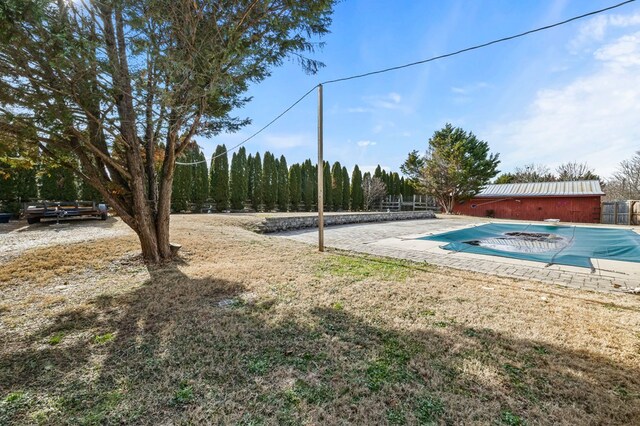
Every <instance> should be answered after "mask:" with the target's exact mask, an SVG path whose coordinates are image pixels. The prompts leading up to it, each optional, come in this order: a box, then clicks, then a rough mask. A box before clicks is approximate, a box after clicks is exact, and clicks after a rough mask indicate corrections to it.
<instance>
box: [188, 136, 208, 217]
mask: <svg viewBox="0 0 640 426" xmlns="http://www.w3.org/2000/svg"><path fill="white" fill-rule="evenodd" d="M194 145H195V144H194ZM193 158H194V161H193V163H196V164H194V165H193V166H190V167H191V168H192V169H191V170H192V177H191V195H190V201H191V202H192V203H193V204H195V208H196V211H198V212H199V211H200V210H201V209H202V207H203V206H204V203H205V202H206V201H207V196H208V194H209V171H208V170H207V160H206V158H205V156H204V152H202V151H201V150H200V148H199V147H198V146H197V145H195V149H194V155H193Z"/></svg>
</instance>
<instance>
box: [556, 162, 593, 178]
mask: <svg viewBox="0 0 640 426" xmlns="http://www.w3.org/2000/svg"><path fill="white" fill-rule="evenodd" d="M556 173H557V174H558V180H559V181H563V182H567V181H574V180H599V179H600V176H598V175H596V174H595V173H594V172H593V170H592V169H591V168H590V167H589V165H587V163H578V162H576V161H573V162H568V163H563V164H561V165H559V166H558V167H557V168H556Z"/></svg>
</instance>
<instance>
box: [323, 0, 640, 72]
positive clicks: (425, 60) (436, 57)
mask: <svg viewBox="0 0 640 426" xmlns="http://www.w3.org/2000/svg"><path fill="white" fill-rule="evenodd" d="M635 1H636V0H627V1H624V2H622V3H618V4H616V5H613V6H609V7H605V8H604V9H599V10H594V11H593V12H589V13H585V14H583V15H578V16H574V17H573V18H569V19H566V20H564V21H561V22H557V23H555V24H551V25H545V26H544V27H539V28H536V29H533V30H529V31H525V32H523V33H520V34H515V35H512V36H508V37H503V38H500V39H497V40H493V41H490V42H487V43H482V44H478V45H475V46H471V47H467V48H464V49H461V50H457V51H455V52H451V53H445V54H444V55H439V56H434V57H432V58H429V59H424V60H422V61H417V62H411V63H409V64H404V65H398V66H395V67H390V68H385V69H381V70H377V71H371V72H367V73H364V74H358V75H352V76H349V77H343V78H337V79H335V80H327V81H325V82H324V83H322V84H331V83H338V82H341V81H347V80H355V79H357V78H363V77H368V76H370V75H375V74H382V73H386V72H389V71H395V70H399V69H403V68H409V67H413V66H416V65H421V64H426V63H427V62H433V61H437V60H438V59H444V58H449V57H451V56H456V55H459V54H461V53H465V52H469V51H471V50H477V49H481V48H483V47H487V46H491V45H493V44H497V43H502V42H505V41H509V40H513V39H516V38H520V37H524V36H526V35H529V34H533V33H537V32H540V31H544V30H548V29H550V28H555V27H559V26H560V25H564V24H568V23H569V22H573V21H577V20H579V19H583V18H586V17H588V16H593V15H597V14H599V13H602V12H606V11H609V10H612V9H616V8H618V7H621V6H624V5H626V4H629V3H633V2H635Z"/></svg>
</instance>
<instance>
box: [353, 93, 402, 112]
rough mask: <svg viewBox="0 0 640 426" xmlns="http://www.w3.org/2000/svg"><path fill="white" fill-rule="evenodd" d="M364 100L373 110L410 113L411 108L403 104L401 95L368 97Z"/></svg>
mask: <svg viewBox="0 0 640 426" xmlns="http://www.w3.org/2000/svg"><path fill="white" fill-rule="evenodd" d="M364 100H365V101H366V102H367V103H368V104H369V105H371V106H372V107H373V108H381V109H390V110H401V111H409V108H408V107H407V105H406V104H405V103H403V102H402V96H401V95H400V94H399V93H396V92H391V93H387V94H386V95H375V96H367V97H365V98H364Z"/></svg>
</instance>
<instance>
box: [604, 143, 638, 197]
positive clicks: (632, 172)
mask: <svg viewBox="0 0 640 426" xmlns="http://www.w3.org/2000/svg"><path fill="white" fill-rule="evenodd" d="M605 192H606V193H607V196H606V198H607V200H637V199H640V151H636V153H635V155H634V156H633V157H631V159H629V160H623V161H622V162H620V165H619V166H618V170H617V171H616V172H615V173H614V174H613V176H612V177H611V179H609V181H607V183H606V190H605Z"/></svg>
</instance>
